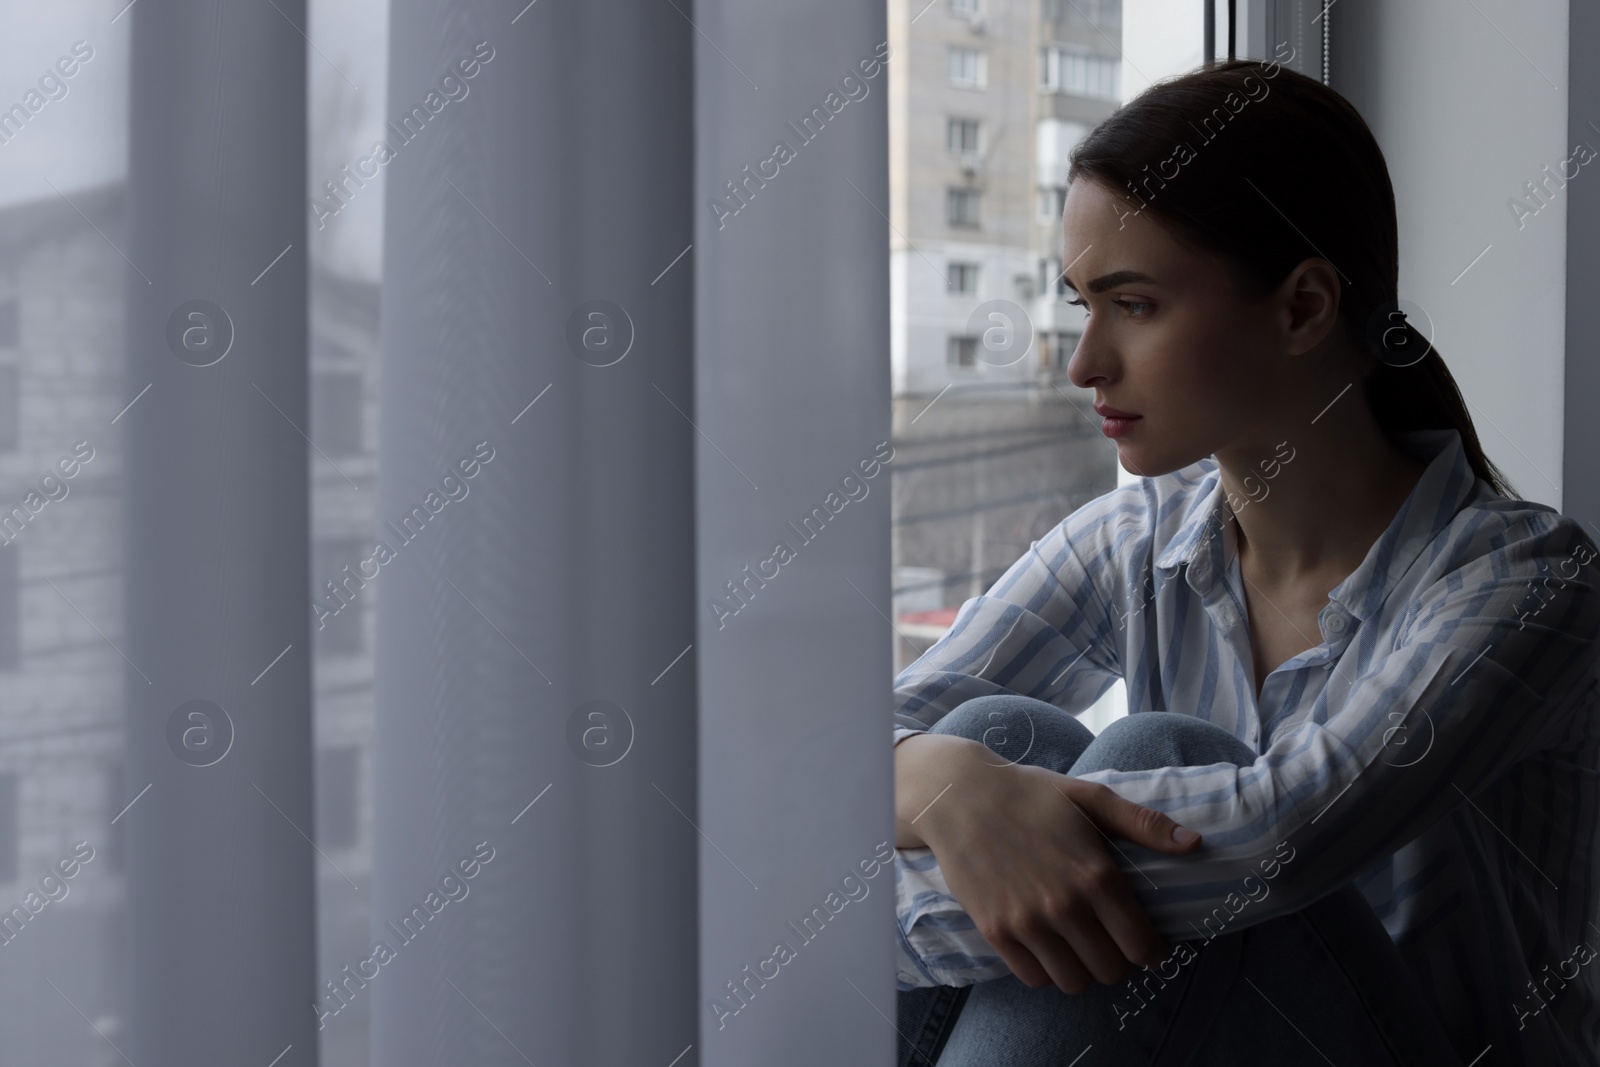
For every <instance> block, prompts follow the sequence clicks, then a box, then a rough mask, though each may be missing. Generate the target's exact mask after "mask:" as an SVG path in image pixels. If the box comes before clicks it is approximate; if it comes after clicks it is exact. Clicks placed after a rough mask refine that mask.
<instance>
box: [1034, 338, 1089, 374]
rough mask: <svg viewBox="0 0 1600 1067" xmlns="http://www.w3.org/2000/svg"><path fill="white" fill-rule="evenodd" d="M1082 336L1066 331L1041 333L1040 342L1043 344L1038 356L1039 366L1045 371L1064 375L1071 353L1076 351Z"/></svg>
mask: <svg viewBox="0 0 1600 1067" xmlns="http://www.w3.org/2000/svg"><path fill="white" fill-rule="evenodd" d="M1082 336H1083V335H1082V334H1078V333H1071V332H1069V331H1067V330H1043V331H1041V332H1040V340H1041V341H1042V342H1043V344H1042V345H1041V351H1040V354H1039V365H1040V366H1042V367H1043V368H1045V369H1046V370H1052V371H1060V372H1062V373H1065V372H1066V369H1067V361H1068V360H1069V359H1071V358H1072V353H1073V352H1075V351H1077V348H1078V340H1079V338H1080V337H1082Z"/></svg>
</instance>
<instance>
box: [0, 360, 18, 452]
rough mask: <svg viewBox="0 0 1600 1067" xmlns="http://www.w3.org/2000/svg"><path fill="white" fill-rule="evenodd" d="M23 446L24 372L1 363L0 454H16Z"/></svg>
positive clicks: (13, 364) (12, 364)
mask: <svg viewBox="0 0 1600 1067" xmlns="http://www.w3.org/2000/svg"><path fill="white" fill-rule="evenodd" d="M21 444H22V371H21V368H19V367H18V366H17V365H16V364H15V363H0V452H15V451H16V450H17V449H18V448H19V447H21Z"/></svg>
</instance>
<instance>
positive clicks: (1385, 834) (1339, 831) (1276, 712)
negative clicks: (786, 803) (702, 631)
mask: <svg viewBox="0 0 1600 1067" xmlns="http://www.w3.org/2000/svg"><path fill="white" fill-rule="evenodd" d="M1400 441H1401V443H1402V444H1404V446H1405V447H1406V448H1407V449H1408V450H1409V451H1411V452H1412V453H1413V454H1414V455H1416V456H1417V457H1418V458H1420V459H1423V460H1425V461H1427V462H1428V467H1427V469H1426V471H1425V472H1424V473H1423V475H1422V477H1421V479H1420V480H1419V482H1418V483H1417V485H1416V487H1415V488H1414V489H1413V490H1412V492H1411V494H1410V496H1409V497H1408V498H1407V500H1406V502H1405V503H1404V505H1402V507H1401V509H1400V511H1399V512H1398V514H1397V515H1396V516H1395V518H1394V520H1393V522H1392V523H1391V524H1390V526H1389V528H1388V529H1387V530H1386V531H1385V532H1384V533H1383V534H1382V535H1381V536H1380V537H1379V539H1378V540H1377V542H1375V543H1374V544H1373V546H1372V548H1371V549H1370V550H1369V551H1368V553H1367V555H1366V558H1365V559H1364V560H1363V561H1362V563H1361V565H1360V566H1359V567H1358V568H1357V569H1356V570H1355V572H1354V573H1352V574H1351V575H1350V576H1349V577H1348V578H1347V579H1345V580H1344V581H1343V582H1341V583H1340V584H1339V585H1338V586H1336V587H1335V588H1334V589H1333V590H1332V592H1331V593H1330V594H1329V603H1328V605H1327V606H1326V607H1325V608H1324V609H1323V611H1322V612H1321V614H1320V615H1319V617H1318V623H1319V625H1320V628H1321V633H1320V635H1314V636H1313V637H1312V640H1315V637H1316V636H1320V637H1321V638H1322V643H1320V644H1317V645H1316V646H1315V647H1311V648H1308V649H1307V650H1306V651H1304V652H1302V653H1300V654H1299V655H1296V656H1294V657H1291V658H1290V659H1289V660H1288V661H1286V662H1285V663H1283V664H1281V665H1280V666H1279V667H1277V668H1276V669H1275V670H1274V671H1273V672H1272V673H1271V674H1270V675H1269V676H1268V677H1267V679H1266V682H1265V685H1264V686H1263V688H1262V691H1261V695H1260V697H1259V700H1258V699H1257V697H1256V695H1255V687H1254V684H1253V672H1252V668H1251V653H1250V646H1249V629H1248V624H1247V621H1246V612H1245V609H1244V606H1243V604H1244V591H1243V588H1242V584H1241V579H1240V574H1239V568H1238V563H1237V553H1236V548H1237V541H1236V533H1237V531H1236V527H1235V526H1234V524H1233V523H1232V521H1231V519H1230V518H1229V515H1228V510H1227V504H1226V502H1225V501H1224V499H1223V492H1222V489H1221V486H1220V483H1219V481H1218V476H1217V470H1216V461H1215V460H1214V459H1211V458H1207V459H1205V460H1201V461H1200V462H1198V463H1195V464H1193V465H1191V466H1189V467H1186V468H1184V469H1183V470H1180V471H1175V472H1173V473H1171V474H1166V475H1162V476H1159V477H1154V478H1145V479H1142V480H1141V481H1139V482H1137V483H1135V484H1132V485H1127V486H1123V487H1121V488H1118V489H1116V490H1114V491H1112V492H1110V493H1107V494H1105V495H1104V496H1101V497H1098V498H1097V499H1095V500H1092V501H1090V502H1089V503H1087V504H1085V505H1084V506H1083V507H1082V508H1079V509H1078V510H1077V511H1075V512H1074V513H1073V514H1071V515H1069V516H1068V517H1067V518H1066V519H1065V520H1063V521H1062V522H1061V523H1060V525H1058V526H1057V527H1056V528H1055V529H1054V530H1052V531H1051V532H1050V533H1049V534H1047V535H1046V536H1045V537H1043V538H1041V539H1040V540H1039V541H1036V542H1034V544H1033V545H1032V546H1031V547H1030V549H1029V551H1028V552H1027V553H1026V554H1025V555H1023V557H1022V558H1021V559H1019V560H1018V561H1017V562H1016V563H1015V564H1013V565H1012V566H1011V568H1010V569H1009V570H1008V571H1007V572H1006V573H1005V575H1004V576H1002V577H1001V578H1000V579H999V581H997V582H996V583H995V585H994V587H993V588H992V589H990V590H989V592H988V593H986V594H984V595H983V596H979V597H975V598H973V599H972V600H969V601H967V602H966V603H965V604H964V605H963V606H962V608H961V611H960V612H959V614H958V615H957V617H956V621H955V624H954V625H953V626H952V627H951V629H950V631H949V632H948V633H946V634H945V635H944V637H942V638H941V639H940V640H939V641H938V643H936V644H935V645H934V646H933V647H932V648H930V649H929V650H928V651H927V653H925V654H924V655H923V656H922V657H921V658H920V659H918V660H917V661H916V662H915V663H913V664H911V665H910V666H908V667H907V668H906V669H905V670H904V671H903V672H901V674H900V676H899V677H898V678H897V679H896V680H895V701H896V709H895V716H894V717H895V722H896V726H895V728H894V740H895V741H896V742H898V741H900V740H901V739H902V738H904V737H906V736H909V735H910V734H911V733H913V732H915V731H916V730H920V729H926V728H927V727H928V726H930V725H932V724H933V723H935V722H937V721H938V719H939V718H940V717H941V716H943V715H944V714H945V713H946V712H948V711H950V710H951V709H952V708H954V707H956V706H957V705H959V704H960V703H962V702H963V701H965V700H969V699H971V698H972V697H976V696H982V695H985V694H989V693H1020V694H1023V695H1026V696H1031V697H1037V698H1039V699H1042V700H1046V701H1048V702H1050V703H1051V704H1054V705H1056V706H1057V707H1060V708H1063V709H1065V710H1067V711H1070V712H1073V713H1077V712H1080V711H1082V710H1084V709H1085V708H1087V707H1088V706H1089V705H1090V704H1091V703H1093V701H1094V700H1095V699H1096V698H1097V697H1098V696H1099V695H1100V694H1101V693H1103V692H1104V691H1105V690H1106V689H1108V688H1109V687H1110V686H1111V685H1112V683H1113V682H1114V681H1115V680H1116V679H1117V678H1119V677H1120V678H1125V679H1126V682H1127V689H1128V704H1129V710H1130V711H1131V712H1133V713H1138V712H1141V711H1171V712H1180V713H1183V714H1189V715H1197V716H1199V717H1200V718H1202V719H1205V720H1207V721H1208V722H1211V723H1214V724H1216V725H1218V726H1221V727H1222V728H1224V729H1226V730H1228V731H1230V732H1231V733H1233V734H1234V736H1236V737H1238V738H1240V739H1242V740H1243V741H1245V742H1246V743H1247V744H1249V745H1251V746H1252V747H1253V748H1254V749H1255V750H1256V751H1257V752H1258V753H1259V754H1260V755H1259V757H1258V758H1257V760H1256V762H1255V763H1254V764H1253V765H1252V766H1248V767H1235V766H1233V765H1231V764H1215V765H1212V766H1209V767H1166V768H1161V769H1158V770H1152V771H1097V772H1094V773H1091V774H1087V775H1084V776H1083V777H1084V778H1085V779H1086V780H1089V781H1097V782H1101V783H1103V784H1105V785H1107V786H1109V787H1111V788H1112V789H1114V790H1115V791H1116V792H1117V793H1118V794H1120V795H1121V796H1124V797H1126V798H1128V799H1130V800H1133V801H1135V802H1137V803H1140V804H1144V805H1147V806H1149V807H1152V808H1158V809H1160V810H1162V811H1164V812H1166V813H1167V814H1169V815H1171V816H1172V817H1173V818H1174V819H1176V820H1177V821H1178V822H1180V823H1182V824H1183V825H1185V826H1190V827H1193V828H1194V829H1196V830H1198V831H1200V832H1201V833H1202V834H1203V835H1204V838H1205V839H1204V841H1203V842H1202V844H1201V847H1200V848H1199V849H1198V850H1197V851H1196V852H1194V853H1191V854H1189V855H1185V856H1168V855H1161V854H1157V853H1154V852H1151V851H1149V850H1147V849H1143V848H1140V847H1138V846H1135V845H1132V844H1129V843H1124V844H1122V845H1121V847H1122V848H1123V850H1124V853H1125V854H1124V855H1121V856H1113V858H1114V859H1115V860H1116V861H1117V862H1118V863H1119V864H1120V865H1121V866H1122V867H1123V869H1124V871H1125V872H1126V873H1128V874H1129V875H1131V876H1132V877H1130V878H1129V884H1130V886H1131V887H1132V888H1133V891H1134V893H1135V894H1136V895H1137V897H1138V898H1139V900H1140V902H1141V903H1142V904H1143V905H1144V907H1145V909H1146V910H1147V911H1148V913H1149V914H1150V916H1151V919H1152V921H1153V922H1154V923H1155V926H1156V928H1157V930H1159V931H1160V932H1161V934H1162V935H1163V936H1164V937H1167V938H1172V939H1180V938H1192V937H1194V936H1196V933H1195V931H1196V930H1197V929H1198V928H1200V926H1201V924H1202V923H1203V922H1204V920H1205V919H1206V918H1208V917H1210V916H1211V915H1212V914H1213V912H1214V911H1215V909H1216V908H1217V907H1219V906H1221V904H1222V901H1223V899H1224V897H1226V896H1227V894H1228V893H1229V892H1230V891H1231V890H1232V889H1233V888H1234V887H1236V886H1237V885H1238V883H1239V881H1240V879H1241V878H1242V877H1243V876H1245V875H1247V874H1250V873H1251V871H1252V869H1253V867H1254V865H1255V864H1257V863H1258V861H1260V860H1261V859H1263V858H1264V857H1267V856H1270V855H1271V854H1272V853H1273V850H1274V847H1275V846H1277V845H1278V844H1279V843H1280V842H1285V841H1287V842H1288V843H1289V845H1290V846H1292V847H1293V848H1294V849H1295V855H1296V859H1295V862H1294V863H1292V864H1288V865H1286V866H1285V867H1284V869H1283V872H1282V874H1281V875H1280V877H1279V878H1278V880H1277V881H1276V882H1275V884H1274V889H1275V892H1273V893H1272V894H1271V896H1270V898H1269V899H1267V900H1265V901H1263V902H1262V903H1261V906H1259V907H1252V908H1251V909H1249V913H1248V914H1247V915H1243V916H1241V917H1240V919H1239V920H1238V921H1235V922H1234V923H1233V924H1232V926H1230V932H1232V931H1233V930H1236V929H1242V928H1244V927H1247V926H1252V925H1254V924H1256V923H1259V922H1263V921H1265V920H1268V919H1272V918H1276V917H1277V916H1279V915H1283V914H1287V913H1290V912H1294V911H1298V910H1300V909H1302V908H1304V907H1306V906H1307V905H1309V904H1311V903H1313V902H1315V901H1316V900H1318V899H1320V898H1321V897H1323V896H1324V895H1326V894H1328V893H1330V892H1332V891H1334V890H1335V889H1337V888H1338V887H1339V886H1341V885H1343V884H1346V883H1348V882H1350V881H1352V880H1354V881H1355V882H1356V883H1357V885H1358V886H1359V887H1360V888H1361V890H1362V892H1363V893H1364V895H1365V896H1366V898H1367V900H1368V901H1369V902H1370V903H1371V904H1372V906H1373V908H1374V910H1375V911H1376V912H1377V914H1378V916H1379V918H1380V919H1382V921H1383V923H1384V925H1385V927H1386V928H1387V930H1388V931H1389V934H1390V936H1391V937H1392V938H1393V939H1394V941H1395V943H1396V944H1397V945H1398V946H1399V948H1400V950H1401V952H1402V954H1403V955H1404V956H1405V957H1406V959H1407V961H1408V962H1409V963H1410V964H1411V965H1412V968H1413V970H1415V972H1416V973H1417V976H1418V978H1419V979H1420V980H1421V982H1422V984H1423V986H1424V988H1425V990H1426V992H1427V994H1428V995H1429V996H1430V997H1431V998H1432V999H1433V1001H1434V1002H1435V1003H1436V1004H1437V1006H1438V1012H1439V1016H1440V1021H1441V1022H1442V1023H1443V1024H1444V1026H1445V1028H1446V1030H1447V1031H1448V1032H1449V1033H1450V1034H1451V1037H1452V1040H1453V1041H1454V1042H1455V1044H1456V1047H1457V1049H1458V1051H1459V1052H1460V1053H1461V1054H1462V1058H1463V1062H1467V1061H1471V1060H1472V1059H1473V1058H1474V1057H1476V1056H1477V1055H1478V1054H1479V1053H1481V1052H1482V1051H1484V1049H1485V1048H1486V1047H1487V1046H1490V1045H1492V1046H1493V1050H1494V1051H1493V1052H1491V1053H1490V1055H1489V1056H1488V1057H1487V1058H1486V1059H1485V1061H1483V1062H1486V1063H1487V1062H1492V1063H1496V1064H1515V1063H1527V1064H1555V1063H1579V1062H1584V1063H1592V1062H1595V1057H1596V1055H1597V1053H1600V967H1588V968H1583V969H1581V970H1579V972H1578V973H1577V974H1576V975H1575V976H1573V977H1571V978H1570V979H1567V978H1565V972H1564V971H1563V972H1562V975H1563V978H1562V979H1558V980H1556V981H1551V979H1550V977H1549V975H1550V974H1551V972H1550V971H1549V970H1547V969H1546V967H1545V965H1546V964H1551V965H1559V964H1560V963H1561V962H1562V961H1563V960H1566V959H1570V958H1572V954H1573V950H1574V945H1577V944H1580V943H1585V942H1586V943H1588V944H1590V945H1600V914H1597V899H1596V897H1597V890H1600V869H1597V867H1596V864H1597V862H1600V849H1596V847H1595V845H1596V840H1597V835H1600V781H1597V779H1600V688H1597V687H1600V564H1597V563H1596V562H1595V555H1596V549H1595V545H1594V542H1593V540H1592V539H1591V538H1589V537H1588V535H1587V534H1586V533H1584V531H1583V530H1582V528H1581V527H1580V526H1579V524H1578V523H1577V522H1575V521H1574V520H1572V519H1570V518H1567V517H1565V516H1562V515H1560V514H1558V513H1557V512H1555V511H1554V510H1552V509H1550V508H1548V507H1546V506H1544V505H1541V504H1536V503H1531V502H1528V501H1521V500H1510V499H1507V498H1505V497H1502V496H1500V495H1498V494H1496V493H1495V492H1494V491H1493V490H1491V489H1490V488H1489V486H1488V485H1487V484H1485V483H1483V482H1480V481H1478V480H1476V479H1475V478H1474V475H1473V472H1472V468H1471V466H1470V464H1469V463H1468V462H1467V459H1466V456H1465V453H1464V452H1463V450H1462V446H1461V439H1460V435H1459V434H1457V433H1456V432H1455V431H1453V430H1430V431H1422V432H1417V433H1412V434H1406V435H1403V436H1402V437H1401V438H1400ZM895 877H896V891H897V896H898V908H897V910H898V919H899V929H900V942H901V963H900V968H899V984H900V988H902V989H907V988H913V987H916V986H926V985H967V984H971V983H973V982H979V981H984V980H986V979H990V978H996V977H999V976H1001V975H1004V974H1007V973H1009V972H1008V969H1007V968H1006V966H1005V963H1004V962H1003V961H1002V960H1001V959H1000V958H999V957H998V956H997V955H996V954H995V953H994V951H993V949H992V948H991V947H990V946H989V945H988V944H987V943H986V942H985V941H984V940H983V937H982V936H981V934H979V933H978V931H977V929H976V928H975V927H974V926H973V924H972V922H971V920H970V918H968V916H967V915H966V913H965V911H964V910H963V909H962V908H961V905H960V904H959V902H957V901H956V900H955V899H954V898H953V897H952V896H951V895H950V892H949V887H948V886H947V885H946V883H945V881H944V877H943V875H942V873H941V872H940V869H939V866H938V863H937V861H936V860H935V858H934V856H933V853H932V852H931V851H930V850H929V849H903V850H897V854H896V870H895ZM1536 982H1537V983H1538V984H1535V983H1536Z"/></svg>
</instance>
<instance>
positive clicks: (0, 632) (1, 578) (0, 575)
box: [0, 546, 22, 671]
mask: <svg viewBox="0 0 1600 1067" xmlns="http://www.w3.org/2000/svg"><path fill="white" fill-rule="evenodd" d="M20 551H21V549H19V548H16V547H13V546H7V547H4V548H0V671H14V670H16V669H17V667H18V666H20V665H21V664H20V661H21V659H22V586H21V584H20V583H19V582H18V581H17V553H18V552H20Z"/></svg>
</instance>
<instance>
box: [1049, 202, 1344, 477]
mask: <svg viewBox="0 0 1600 1067" xmlns="http://www.w3.org/2000/svg"><path fill="white" fill-rule="evenodd" d="M1137 211H1138V204H1137V203H1136V202H1133V201H1131V200H1129V199H1127V198H1124V197H1122V196H1120V195H1118V194H1116V193H1114V192H1113V191H1111V190H1109V189H1108V188H1106V187H1105V186H1104V185H1102V184H1100V183H1099V182H1095V181H1091V180H1085V179H1080V180H1078V181H1075V182H1073V183H1072V185H1071V187H1070V188H1069V190H1068V192H1067V198H1066V212H1065V215H1064V217H1063V228H1064V233H1065V242H1066V243H1065V247H1064V250H1063V255H1062V262H1063V263H1065V264H1067V265H1068V266H1067V270H1066V283H1067V285H1068V287H1069V288H1071V289H1072V290H1074V291H1075V292H1076V294H1077V301H1081V302H1083V303H1084V304H1085V305H1086V307H1087V311H1088V314H1089V318H1088V321H1087V323H1086V324H1085V327H1084V332H1083V337H1082V339H1081V340H1080V341H1079V343H1078V347H1077V350H1076V351H1075V352H1074V353H1073V354H1072V358H1071V360H1070V361H1069V362H1068V364H1067V376H1068V378H1069V379H1071V381H1072V382H1073V384H1074V385H1077V386H1079V387H1081V388H1085V389H1093V390H1094V393H1095V403H1096V406H1097V407H1110V408H1115V409H1118V410H1119V411H1122V412H1126V413H1129V414H1131V415H1137V416H1138V418H1136V419H1133V420H1131V421H1127V422H1121V421H1117V420H1113V421H1111V422H1110V423H1108V424H1107V427H1106V428H1111V429H1118V430H1120V431H1121V432H1120V433H1119V434H1118V435H1117V436H1116V438H1115V440H1116V444H1117V452H1118V455H1119V457H1120V459H1121V462H1122V466H1123V467H1124V468H1125V469H1126V470H1128V471H1130V472H1131V473H1134V474H1141V475H1158V474H1165V473H1167V472H1169V471H1174V470H1177V469H1179V468H1180V467H1184V466H1187V465H1189V464H1190V463H1193V462H1195V461H1196V460H1199V459H1202V458H1204V457H1206V456H1209V455H1212V454H1213V453H1217V454H1219V458H1220V454H1222V453H1227V452H1241V451H1242V452H1244V453H1246V457H1245V462H1247V463H1248V462H1251V460H1250V459H1249V458H1248V454H1251V453H1254V452H1255V451H1258V450H1261V449H1265V451H1263V452H1262V455H1263V456H1267V455H1270V454H1271V451H1272V448H1273V446H1274V445H1275V444H1276V443H1277V442H1278V441H1282V440H1284V438H1285V434H1284V433H1283V432H1281V431H1282V430H1283V427H1285V426H1288V425H1291V424H1293V423H1292V420H1293V421H1298V420H1299V418H1300V411H1299V408H1300V407H1302V406H1305V404H1306V403H1309V399H1308V398H1306V392H1307V390H1306V384H1307V383H1306V382H1305V380H1304V379H1305V378H1306V375H1304V374H1303V373H1300V374H1296V373H1294V372H1295V371H1296V370H1300V369H1301V368H1300V367H1299V365H1300V363H1301V362H1302V360H1301V358H1299V357H1295V356H1292V355H1290V354H1289V349H1290V348H1299V349H1301V350H1302V351H1303V349H1304V343H1303V341H1302V342H1301V343H1298V344H1297V343H1296V336H1297V335H1294V336H1292V335H1291V333H1290V327H1291V324H1292V319H1293V316H1292V315H1291V307H1292V304H1291V303H1290V302H1289V301H1287V300H1279V299H1278V298H1277V297H1276V296H1275V297H1274V298H1273V299H1271V300H1267V301H1265V302H1263V303H1261V304H1247V303H1245V302H1244V301H1242V300H1241V299H1240V297H1239V295H1238V294H1237V293H1236V292H1235V290H1234V286H1233V282H1232V280H1231V275H1229V274H1228V273H1226V272H1225V271H1224V269H1223V266H1222V263H1221V261H1220V260H1217V259H1215V258H1213V257H1211V256H1208V255H1206V254H1204V253H1201V252H1198V251H1195V250H1193V249H1191V248H1190V247H1188V246H1186V245H1183V244H1180V243H1179V242H1178V241H1177V240H1176V239H1175V238H1174V237H1173V236H1172V235H1171V234H1170V233H1169V232H1168V231H1167V230H1166V229H1164V228H1163V227H1162V226H1161V225H1160V224H1159V223H1157V222H1156V220H1155V215H1154V213H1153V212H1147V213H1144V214H1139V213H1137ZM1301 269H1302V268H1298V267H1297V268H1296V272H1295V274H1292V275H1291V279H1293V278H1294V277H1295V276H1296V275H1297V274H1298V272H1299V271H1300V270H1301ZM1141 276H1142V277H1141ZM1294 288H1295V286H1294V285H1293V284H1290V285H1289V286H1288V287H1287V290H1286V291H1293V290H1294ZM1075 302H1076V301H1075ZM1302 329H1303V326H1302ZM1313 414H1315V409H1312V411H1311V413H1309V414H1307V415H1306V416H1305V417H1306V419H1309V418H1310V417H1311V415H1313Z"/></svg>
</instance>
